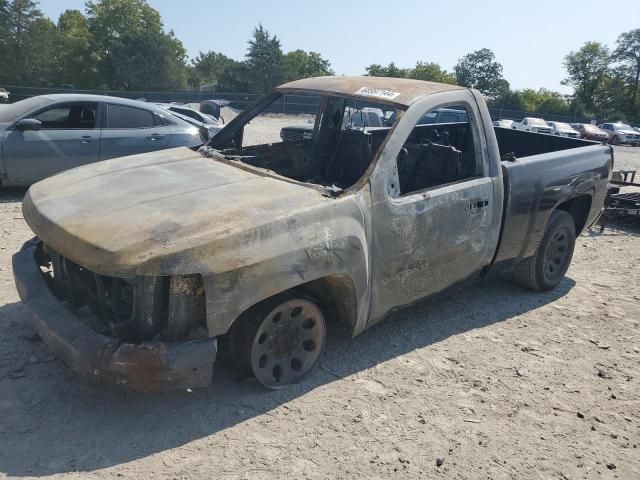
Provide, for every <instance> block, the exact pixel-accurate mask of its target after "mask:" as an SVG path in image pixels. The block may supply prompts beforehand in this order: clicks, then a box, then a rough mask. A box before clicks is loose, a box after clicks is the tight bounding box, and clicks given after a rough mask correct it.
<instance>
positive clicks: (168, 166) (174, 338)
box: [13, 77, 613, 390]
mask: <svg viewBox="0 0 640 480" xmlns="http://www.w3.org/2000/svg"><path fill="white" fill-rule="evenodd" d="M289 94H295V95H296V97H300V96H302V95H309V96H313V97H314V102H309V104H314V105H319V106H318V108H317V112H316V113H315V114H314V115H309V114H300V115H284V114H282V113H274V112H276V111H278V109H277V108H273V104H274V102H279V101H280V100H281V97H282V96H284V95H289ZM318 99H319V104H318V101H317V100H318ZM442 108H447V109H452V110H456V111H463V112H465V113H466V117H462V120H465V121H454V122H436V123H428V124H424V122H422V121H421V119H422V118H423V117H424V116H425V114H428V113H429V112H431V111H434V110H436V109H442ZM347 109H348V111H350V112H354V111H357V110H358V109H378V110H379V111H380V114H381V115H382V116H383V117H384V118H388V119H390V118H394V120H393V123H392V124H391V125H385V126H378V127H368V126H366V125H365V126H363V127H362V128H354V127H353V126H351V128H345V125H344V118H345V115H344V113H345V111H347ZM280 111H281V110H280ZM309 117H312V118H313V128H312V131H311V133H310V135H308V136H307V138H305V139H300V141H294V142H291V141H287V142H285V141H282V139H281V138H280V132H281V129H282V128H283V127H286V126H290V125H292V124H296V122H298V123H299V124H301V125H306V124H308V121H309ZM458 120H459V119H458ZM612 164H613V154H612V150H611V148H610V147H608V146H605V145H602V144H598V143H594V142H589V141H583V140H576V139H571V138H564V137H552V136H549V135H540V134H536V133H529V132H521V131H517V130H512V129H503V128H494V126H493V125H492V122H491V118H490V116H489V112H488V110H487V107H486V105H485V102H484V99H483V97H482V96H481V95H480V94H479V93H478V92H477V91H474V90H470V89H467V88H462V87H457V86H452V85H442V84H437V83H428V82H422V81H416V80H406V79H395V78H374V77H362V78H360V77H353V78H349V77H322V78H311V79H306V80H299V81H295V82H291V83H287V84H285V85H282V86H281V87H279V88H276V89H275V90H274V91H273V92H271V93H268V94H266V95H265V96H263V97H262V98H261V99H260V100H258V101H257V102H256V103H255V104H254V105H252V106H250V107H249V108H247V109H246V110H245V111H243V112H242V113H241V114H239V115H238V116H237V117H236V118H235V119H234V120H233V121H231V122H230V123H229V124H228V125H227V126H226V127H225V128H224V129H223V130H221V131H220V132H219V133H218V134H217V135H216V136H215V137H214V138H213V139H212V140H211V141H210V142H209V143H208V144H207V145H204V146H202V147H201V148H199V149H197V148H193V149H190V148H176V149H172V150H164V151H161V152H154V153H147V154H142V155H135V156H130V157H125V158H118V159H113V160H108V161H105V162H100V163H97V164H93V165H88V166H83V167H79V168H76V169H73V170H70V171H68V172H65V173H62V174H59V175H56V176H54V177H52V178H49V179H47V180H44V181H42V182H40V183H37V184H35V185H33V186H32V187H31V189H30V190H29V191H28V192H27V195H26V196H25V199H24V204H23V212H24V218H25V220H26V221H27V223H28V224H29V226H30V227H31V228H32V230H33V231H34V232H35V234H36V235H37V237H36V238H35V239H34V240H32V241H30V242H28V243H27V244H25V246H24V248H23V249H22V250H21V251H20V252H18V253H16V254H15V255H14V258H13V268H14V274H15V279H16V284H17V287H18V291H19V293H20V297H21V298H22V300H23V301H24V303H25V304H26V305H27V306H28V307H29V308H30V310H31V312H32V313H33V317H34V321H35V326H36V328H37V330H38V331H39V332H40V334H41V336H42V338H43V339H44V340H45V341H46V342H47V343H48V344H49V345H50V347H51V348H52V350H54V351H55V352H56V353H57V355H58V356H59V357H61V358H62V359H64V360H65V361H66V362H67V363H68V364H69V365H70V366H71V368H73V369H74V370H75V371H76V372H78V373H80V374H82V375H85V376H87V377H89V378H91V379H93V380H94V381H97V382H110V383H116V384H127V385H129V386H130V387H133V388H135V389H138V390H157V389H169V388H183V387H202V386H206V385H208V384H209V382H210V381H211V377H212V366H213V363H214V361H215V360H216V356H217V354H218V340H220V346H221V348H223V349H224V348H228V352H229V353H230V356H232V358H233V359H234V360H235V361H236V362H237V364H238V365H239V367H240V368H243V369H246V370H247V371H249V372H252V373H253V375H255V377H256V378H257V380H258V381H259V382H260V383H262V384H263V385H265V386H266V387H269V388H281V387H284V386H286V385H289V384H292V383H295V382H298V381H300V380H301V379H302V378H303V377H304V376H305V375H306V374H308V373H309V372H310V371H311V370H312V368H313V367H314V365H315V364H316V363H317V362H318V359H319V357H320V354H321V352H322V350H323V347H324V345H325V331H326V323H327V321H328V320H332V321H336V322H342V323H343V324H344V325H346V326H347V327H348V328H349V330H350V331H351V332H352V334H353V335H356V334H358V333H360V332H362V331H363V330H365V329H366V328H368V327H371V326H372V325H374V324H375V323H376V322H378V321H380V320H381V319H383V318H384V317H385V316H387V315H388V314H389V313H390V312H392V311H394V310H396V309H399V308H401V307H403V306H406V305H409V304H412V303H414V302H417V301H419V300H422V299H425V298H427V297H432V296H434V295H436V294H439V293H442V292H445V291H447V290H448V289H450V288H454V287H459V286H461V285H464V284H466V283H468V282H472V281H474V280H477V279H480V278H483V277H487V276H488V275H491V274H502V275H509V276H511V277H513V278H514V279H515V281H516V282H518V283H520V284H521V285H523V286H524V287H527V288H530V289H532V290H538V291H540V290H549V289H552V288H554V287H555V286H556V285H557V284H558V283H559V282H560V281H561V280H562V279H563V277H564V275H565V273H566V271H567V268H568V267H569V264H570V262H571V257H572V254H573V249H574V243H575V239H576V235H579V234H580V232H581V231H582V230H583V229H584V228H585V227H586V226H589V225H590V224H592V223H593V222H594V221H595V220H596V219H597V218H598V216H599V214H600V212H601V209H602V205H603V200H604V196H605V193H606V190H607V184H608V181H609V177H610V175H611V169H612Z"/></svg>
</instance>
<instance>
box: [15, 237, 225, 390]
mask: <svg viewBox="0 0 640 480" xmlns="http://www.w3.org/2000/svg"><path fill="white" fill-rule="evenodd" d="M35 249H36V246H35V245H33V244H31V245H29V246H27V247H26V248H25V249H23V250H22V251H20V252H18V253H16V254H15V255H14V256H13V271H14V277H15V282H16V287H17V289H18V293H19V295H20V298H21V299H22V301H23V302H24V303H25V304H26V305H27V307H28V308H29V310H30V311H31V313H32V317H33V321H34V326H35V328H36V330H37V331H38V333H39V334H40V336H41V337H42V338H43V340H44V341H45V342H46V343H47V345H49V347H50V348H51V350H53V352H54V353H55V354H56V355H57V356H58V357H60V358H61V359H62V360H63V361H64V362H65V363H66V364H67V365H69V367H71V369H73V370H74V371H75V372H76V373H78V374H79V375H82V376H84V377H87V378H88V379H90V380H91V381H93V382H97V383H110V384H117V385H127V386H128V387H130V388H132V389H134V390H138V391H143V392H149V391H160V390H172V389H180V388H187V387H191V388H197V387H206V386H207V385H209V383H210V382H211V377H212V374H213V362H214V361H215V358H216V353H217V341H216V339H215V338H209V339H206V340H197V341H186V342H143V343H140V344H131V343H125V342H122V341H121V340H119V339H116V338H113V337H108V336H105V335H101V334H99V333H97V332H96V331H94V330H92V329H91V328H90V327H88V326H87V325H85V324H84V323H82V322H81V321H80V320H79V319H78V318H77V317H75V315H73V314H72V313H71V312H70V311H69V310H68V309H67V308H66V307H65V306H64V305H63V304H62V303H61V302H60V301H59V300H58V299H57V298H56V297H55V296H54V295H53V294H52V293H51V292H50V290H49V287H48V285H47V283H46V281H45V279H44V277H43V275H42V272H41V271H40V269H39V267H38V266H37V263H36V261H35V259H34V253H35Z"/></svg>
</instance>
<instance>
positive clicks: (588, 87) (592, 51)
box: [563, 42, 610, 111]
mask: <svg viewBox="0 0 640 480" xmlns="http://www.w3.org/2000/svg"><path fill="white" fill-rule="evenodd" d="M609 62H610V59H609V49H608V48H607V47H606V46H604V45H602V44H600V43H598V42H587V43H585V44H584V45H583V46H582V47H581V48H580V49H579V50H578V51H577V52H573V51H572V52H570V53H569V54H568V55H567V56H566V57H565V59H564V66H565V69H566V70H567V74H568V76H567V78H566V79H564V80H563V84H565V85H571V86H573V87H574V89H575V96H576V98H577V99H578V100H579V101H580V102H582V103H583V104H584V105H585V106H586V107H587V108H588V109H589V110H591V111H593V110H594V108H595V106H596V105H595V102H594V99H595V97H596V94H597V93H598V90H599V89H600V88H601V87H602V83H603V80H604V79H605V77H606V76H607V75H609V73H610V67H609Z"/></svg>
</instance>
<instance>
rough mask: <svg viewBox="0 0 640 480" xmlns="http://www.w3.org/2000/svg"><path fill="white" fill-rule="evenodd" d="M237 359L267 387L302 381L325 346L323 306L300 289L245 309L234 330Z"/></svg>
mask: <svg viewBox="0 0 640 480" xmlns="http://www.w3.org/2000/svg"><path fill="white" fill-rule="evenodd" d="M230 336H231V338H230V343H231V350H232V355H233V358H234V361H235V363H236V365H237V366H238V367H240V368H241V369H243V370H245V371H246V370H250V371H251V372H252V373H253V375H254V376H255V377H256V380H258V382H260V383H261V384H262V385H264V386H265V387H267V388H271V389H281V388H284V387H287V386H289V385H292V384H295V383H298V382H300V381H301V380H302V379H303V378H304V377H305V376H307V375H308V374H309V373H310V372H311V371H312V370H313V368H314V367H315V366H316V364H317V363H318V360H319V359H320V355H321V354H322V351H323V350H324V346H325V339H326V323H325V319H324V315H323V313H322V310H321V309H320V307H319V306H318V305H316V303H314V302H313V301H312V300H311V299H309V298H307V297H305V296H303V295H301V294H300V293H298V292H295V291H294V292H292V293H287V294H281V295H276V296H275V297H273V298H272V299H269V300H265V301H264V302H261V303H260V304H258V305H257V306H255V307H253V308H251V309H250V310H249V311H247V312H245V314H243V315H242V316H241V317H240V318H238V320H237V321H236V322H235V323H234V325H233V327H232V329H231V332H230Z"/></svg>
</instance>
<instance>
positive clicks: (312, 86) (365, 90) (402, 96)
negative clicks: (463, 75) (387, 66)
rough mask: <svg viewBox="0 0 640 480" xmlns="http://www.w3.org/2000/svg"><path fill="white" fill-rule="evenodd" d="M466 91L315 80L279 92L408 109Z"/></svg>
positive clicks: (368, 80) (392, 81) (414, 83)
mask: <svg viewBox="0 0 640 480" xmlns="http://www.w3.org/2000/svg"><path fill="white" fill-rule="evenodd" d="M464 89H465V87H460V86H458V85H448V84H445V83H436V82H425V81H422V80H412V79H408V78H392V77H313V78H305V79H302V80H294V81H293V82H289V83H285V84H284V85H280V86H279V87H278V88H277V89H276V90H279V91H282V92H287V91H291V90H305V91H312V92H316V93H319V94H329V95H346V96H353V97H359V98H363V99H367V100H371V101H373V100H375V101H379V102H383V103H391V104H395V105H401V106H403V107H408V106H409V105H411V104H412V103H414V102H415V101H417V100H418V99H420V98H422V97H424V96H426V95H432V94H434V93H440V92H448V91H451V90H464Z"/></svg>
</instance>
